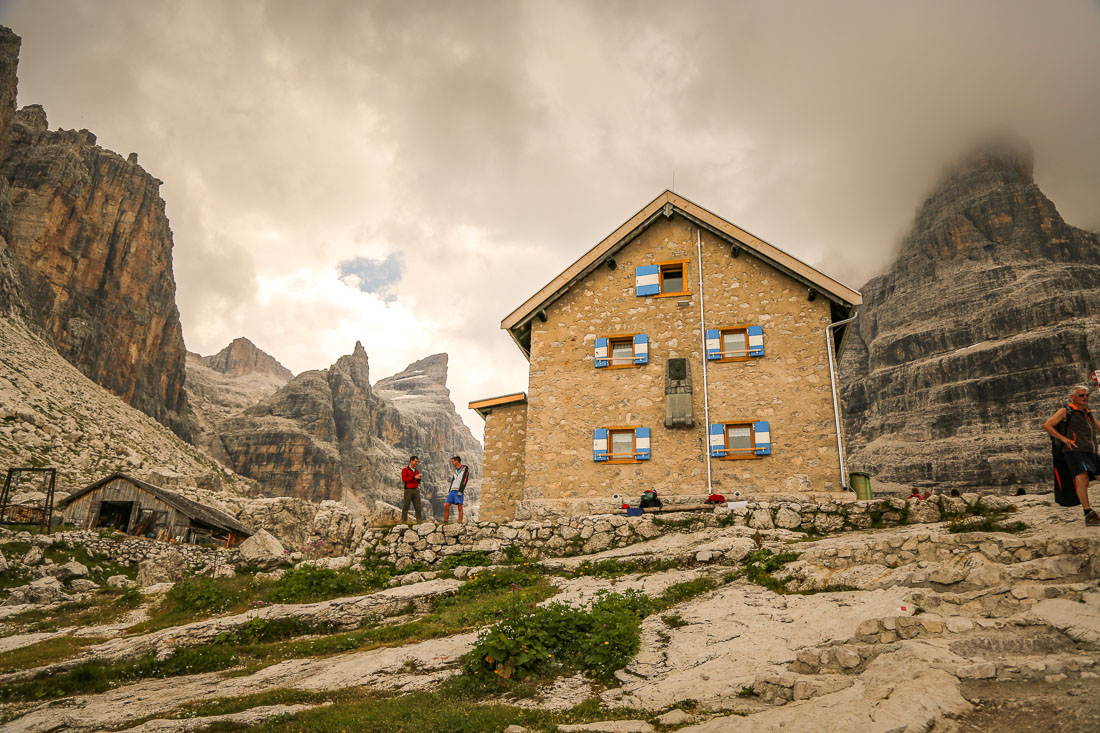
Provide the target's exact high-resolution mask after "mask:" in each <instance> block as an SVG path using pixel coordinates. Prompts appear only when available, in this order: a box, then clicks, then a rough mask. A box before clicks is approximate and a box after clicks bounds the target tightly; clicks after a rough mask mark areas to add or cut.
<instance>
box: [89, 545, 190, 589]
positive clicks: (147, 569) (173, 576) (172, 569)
mask: <svg viewBox="0 0 1100 733" xmlns="http://www.w3.org/2000/svg"><path fill="white" fill-rule="evenodd" d="M186 570H187V563H186V562H184V560H183V556H182V555H180V554H179V553H176V552H172V553H167V554H164V555H158V556H156V557H151V558H149V559H148V560H142V561H141V562H140V563H139V564H138V572H137V582H138V585H140V586H143V587H144V586H147V585H155V584H157V583H174V582H176V581H177V580H179V579H180V578H182V577H183V574H184V572H186ZM107 582H108V583H110V580H108V581H107Z"/></svg>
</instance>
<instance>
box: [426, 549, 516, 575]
mask: <svg viewBox="0 0 1100 733" xmlns="http://www.w3.org/2000/svg"><path fill="white" fill-rule="evenodd" d="M508 549H509V550H510V549H512V548H511V547H509V548H508ZM485 565H492V561H491V560H489V554H488V553H487V552H484V551H482V550H471V551H470V552H459V553H457V554H454V555H448V556H447V557H445V558H443V560H442V562H440V563H439V569H440V570H454V569H455V568H457V567H459V566H465V567H470V568H476V567H484V566H485Z"/></svg>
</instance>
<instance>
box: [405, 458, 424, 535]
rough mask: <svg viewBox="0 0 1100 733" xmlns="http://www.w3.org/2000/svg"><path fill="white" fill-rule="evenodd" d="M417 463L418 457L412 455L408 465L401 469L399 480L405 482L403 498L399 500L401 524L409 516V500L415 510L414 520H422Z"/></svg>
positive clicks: (418, 463)
mask: <svg viewBox="0 0 1100 733" xmlns="http://www.w3.org/2000/svg"><path fill="white" fill-rule="evenodd" d="M418 465H420V459H419V458H417V457H416V456H413V457H412V458H410V459H409V465H407V466H405V467H404V468H402V469H401V481H403V482H404V484H405V498H404V499H403V500H402V501H401V522H402V524H404V523H405V521H406V520H408V518H409V502H412V505H413V508H414V509H415V510H416V521H418V522H422V521H424V515H423V509H421V506H420V471H418V470H416V467H417V466H418Z"/></svg>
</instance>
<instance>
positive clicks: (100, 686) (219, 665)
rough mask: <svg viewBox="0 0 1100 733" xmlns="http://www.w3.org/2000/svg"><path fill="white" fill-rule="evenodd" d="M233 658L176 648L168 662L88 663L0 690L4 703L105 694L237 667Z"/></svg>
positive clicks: (218, 651) (211, 650)
mask: <svg viewBox="0 0 1100 733" xmlns="http://www.w3.org/2000/svg"><path fill="white" fill-rule="evenodd" d="M237 661H238V660H237V657H236V656H235V655H234V654H233V653H232V652H231V651H230V650H228V649H225V648H221V647H217V646H208V647H197V648H194V649H179V650H178V651H176V653H175V654H173V655H172V656H171V657H169V658H168V659H165V660H164V661H160V662H158V661H157V660H156V657H155V656H154V655H152V654H149V655H147V656H144V657H142V658H140V659H137V660H134V661H129V662H114V663H112V662H105V661H103V660H98V659H97V660H91V661H87V662H82V663H80V664H78V665H76V666H75V667H72V668H71V669H68V670H66V671H64V672H60V673H58V674H53V675H40V676H38V677H34V678H32V679H29V680H22V681H16V682H9V683H7V684H5V685H4V686H3V687H0V700H3V701H4V702H17V701H27V702H32V701H35V700H49V699H53V698H58V697H68V696H70V695H80V694H94V693H98V692H105V691H106V690H108V689H110V688H111V687H113V686H115V685H116V684H123V683H126V682H131V681H133V680H138V679H145V678H148V677H177V676H179V675H185V674H198V673H200V672H213V671H216V670H220V669H226V668H228V667H232V666H233V665H235V664H237Z"/></svg>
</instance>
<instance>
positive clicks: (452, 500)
mask: <svg viewBox="0 0 1100 733" xmlns="http://www.w3.org/2000/svg"><path fill="white" fill-rule="evenodd" d="M447 503H448V504H458V505H459V506H462V492H461V491H455V490H454V489H451V491H450V492H449V493H448V494H447Z"/></svg>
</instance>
